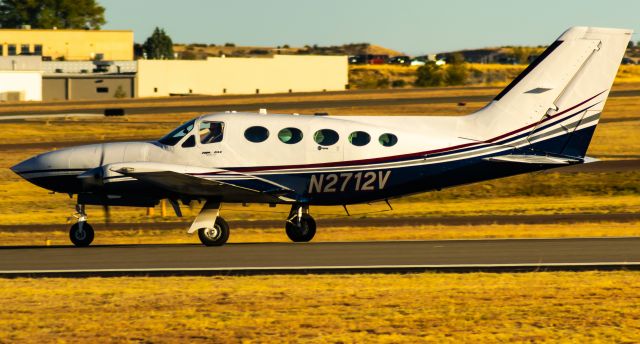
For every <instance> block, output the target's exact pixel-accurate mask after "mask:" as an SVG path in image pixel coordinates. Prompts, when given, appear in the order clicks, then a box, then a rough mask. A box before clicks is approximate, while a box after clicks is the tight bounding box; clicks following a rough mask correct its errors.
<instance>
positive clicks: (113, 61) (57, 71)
mask: <svg viewBox="0 0 640 344" xmlns="http://www.w3.org/2000/svg"><path fill="white" fill-rule="evenodd" d="M0 43H1V46H0V50H1V53H2V54H0V55H2V56H0V101H21V100H36V101H37V100H45V101H50V100H91V99H114V98H134V97H165V96H171V95H188V94H200V95H221V94H256V93H260V94H262V93H291V92H317V91H338V90H344V89H345V88H346V85H347V84H348V82H349V80H348V60H347V56H310V55H274V56H266V57H229V58H225V57H214V58H211V57H210V58H208V59H206V60H144V59H142V60H134V56H133V44H134V43H133V32H132V31H97V30H31V29H16V30H12V29H0Z"/></svg>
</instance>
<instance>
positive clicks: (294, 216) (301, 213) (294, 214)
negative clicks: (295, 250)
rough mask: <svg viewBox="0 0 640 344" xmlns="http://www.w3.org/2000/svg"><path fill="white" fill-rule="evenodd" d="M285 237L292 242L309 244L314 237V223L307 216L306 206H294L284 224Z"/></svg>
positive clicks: (307, 209)
mask: <svg viewBox="0 0 640 344" xmlns="http://www.w3.org/2000/svg"><path fill="white" fill-rule="evenodd" d="M285 231H286V232H287V236H288V237H289V239H291V241H293V242H309V241H311V239H313V237H314V236H315V235H316V221H315V220H314V219H313V217H312V216H311V215H309V206H308V205H299V204H294V205H292V206H291V211H290V212H289V217H288V218H287V222H286V224H285Z"/></svg>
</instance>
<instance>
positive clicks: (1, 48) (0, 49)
mask: <svg viewBox="0 0 640 344" xmlns="http://www.w3.org/2000/svg"><path fill="white" fill-rule="evenodd" d="M0 56H4V44H0Z"/></svg>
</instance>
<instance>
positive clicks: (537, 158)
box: [483, 154, 580, 165]
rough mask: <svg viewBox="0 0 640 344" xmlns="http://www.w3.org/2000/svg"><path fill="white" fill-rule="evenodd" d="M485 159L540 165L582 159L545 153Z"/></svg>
mask: <svg viewBox="0 0 640 344" xmlns="http://www.w3.org/2000/svg"><path fill="white" fill-rule="evenodd" d="M483 160H486V161H496V162H514V163H520V164H538V165H569V164H571V163H577V162H580V160H576V159H569V158H559V157H551V156H544V155H518V154H509V155H501V156H492V157H488V158H484V159H483Z"/></svg>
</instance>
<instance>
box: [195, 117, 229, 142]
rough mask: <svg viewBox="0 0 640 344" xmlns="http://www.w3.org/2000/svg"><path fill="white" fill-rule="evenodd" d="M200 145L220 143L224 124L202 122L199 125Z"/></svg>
mask: <svg viewBox="0 0 640 344" xmlns="http://www.w3.org/2000/svg"><path fill="white" fill-rule="evenodd" d="M199 135H200V143H202V144H207V143H216V142H220V141H222V137H223V135H224V122H214V121H202V122H201V123H200V131H199Z"/></svg>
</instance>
